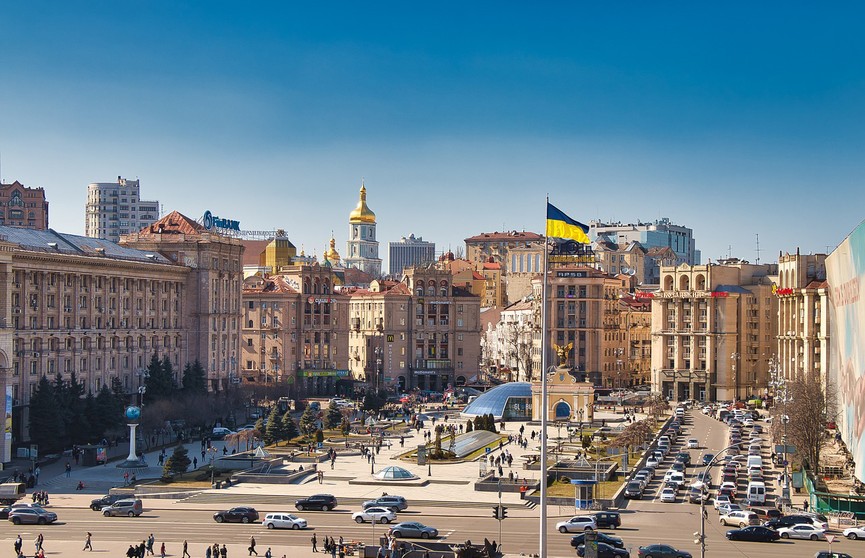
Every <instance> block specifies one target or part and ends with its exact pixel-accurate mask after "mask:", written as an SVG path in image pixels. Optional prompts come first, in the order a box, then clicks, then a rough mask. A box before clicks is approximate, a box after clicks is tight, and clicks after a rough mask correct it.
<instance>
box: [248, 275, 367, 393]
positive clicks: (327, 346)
mask: <svg viewBox="0 0 865 558" xmlns="http://www.w3.org/2000/svg"><path fill="white" fill-rule="evenodd" d="M348 323H349V321H348V297H347V296H345V295H343V294H340V293H339V292H337V290H336V287H335V275H334V273H333V271H332V270H331V269H330V268H329V267H326V266H320V265H319V264H317V263H316V264H313V265H301V266H293V267H291V268H287V269H283V270H281V271H280V272H279V273H277V274H274V275H266V276H263V277H260V276H253V277H248V278H247V279H245V280H244V287H243V334H242V335H243V339H242V343H241V370H242V372H241V376H242V380H243V381H244V382H246V383H263V384H282V385H286V386H287V387H288V392H289V394H290V397H294V398H304V397H311V396H317V395H333V394H335V393H337V392H342V393H350V392H351V382H350V380H351V378H350V375H349V369H348V355H349V352H348V337H349V336H348Z"/></svg>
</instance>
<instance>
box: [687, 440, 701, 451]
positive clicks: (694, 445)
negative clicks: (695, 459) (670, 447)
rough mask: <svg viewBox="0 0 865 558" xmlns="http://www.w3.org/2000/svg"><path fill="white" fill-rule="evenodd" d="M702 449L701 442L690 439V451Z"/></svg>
mask: <svg viewBox="0 0 865 558" xmlns="http://www.w3.org/2000/svg"><path fill="white" fill-rule="evenodd" d="M699 447H700V442H699V440H697V439H696V438H690V439H689V440H688V449H697V448H699Z"/></svg>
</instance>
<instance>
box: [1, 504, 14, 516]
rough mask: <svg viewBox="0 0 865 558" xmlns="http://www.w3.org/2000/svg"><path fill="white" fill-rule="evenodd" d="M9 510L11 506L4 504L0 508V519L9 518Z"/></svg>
mask: <svg viewBox="0 0 865 558" xmlns="http://www.w3.org/2000/svg"><path fill="white" fill-rule="evenodd" d="M10 511H12V506H4V507H2V508H0V519H9V512H10Z"/></svg>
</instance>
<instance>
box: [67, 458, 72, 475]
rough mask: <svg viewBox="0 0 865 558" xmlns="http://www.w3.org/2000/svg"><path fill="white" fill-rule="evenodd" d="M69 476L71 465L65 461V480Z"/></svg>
mask: <svg viewBox="0 0 865 558" xmlns="http://www.w3.org/2000/svg"><path fill="white" fill-rule="evenodd" d="M71 476H72V464H71V463H69V462H68V461H67V462H66V478H67V479H68V478H69V477H71Z"/></svg>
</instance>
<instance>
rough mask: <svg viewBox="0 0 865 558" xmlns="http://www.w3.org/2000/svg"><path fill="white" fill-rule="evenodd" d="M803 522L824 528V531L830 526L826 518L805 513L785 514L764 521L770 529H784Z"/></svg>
mask: <svg viewBox="0 0 865 558" xmlns="http://www.w3.org/2000/svg"><path fill="white" fill-rule="evenodd" d="M803 523H804V524H806V525H807V524H812V525H814V526H815V527H819V528H820V529H823V530H824V531H825V530H827V529H828V528H829V524H828V523H827V522H826V521H825V519H822V517H820V516H811V515H804V514H796V515H785V516H783V517H779V518H777V519H770V520H769V521H767V522H765V523H763V526H764V527H768V528H770V529H783V528H784V527H792V526H794V525H800V524H803Z"/></svg>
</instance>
